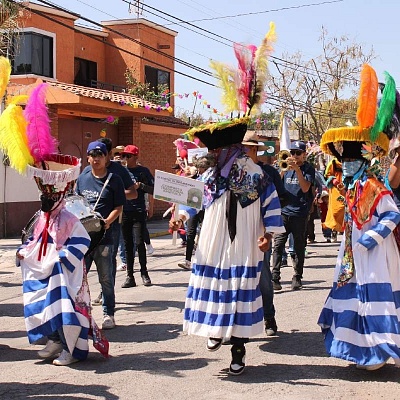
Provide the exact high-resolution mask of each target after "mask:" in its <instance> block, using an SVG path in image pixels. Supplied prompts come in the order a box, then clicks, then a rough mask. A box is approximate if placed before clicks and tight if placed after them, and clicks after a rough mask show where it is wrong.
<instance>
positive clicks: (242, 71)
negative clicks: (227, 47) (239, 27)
mask: <svg viewBox="0 0 400 400" xmlns="http://www.w3.org/2000/svg"><path fill="white" fill-rule="evenodd" d="M233 49H234V52H235V56H236V59H237V61H238V71H237V74H238V76H237V77H236V83H237V88H238V90H237V91H238V103H239V105H240V108H241V110H242V111H246V110H247V107H248V100H249V97H250V93H251V92H252V89H253V85H254V81H255V73H256V71H255V66H254V58H255V55H256V51H257V47H256V46H254V45H252V44H250V45H243V44H240V43H234V45H233Z"/></svg>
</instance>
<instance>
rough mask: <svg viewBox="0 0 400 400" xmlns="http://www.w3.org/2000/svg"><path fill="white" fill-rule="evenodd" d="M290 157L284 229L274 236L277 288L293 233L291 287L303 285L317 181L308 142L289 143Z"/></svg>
mask: <svg viewBox="0 0 400 400" xmlns="http://www.w3.org/2000/svg"><path fill="white" fill-rule="evenodd" d="M290 154H291V157H289V158H288V159H287V162H288V164H289V169H288V171H286V172H285V173H284V175H283V178H282V179H283V185H284V187H285V190H286V200H287V204H286V205H285V206H284V207H282V217H283V223H284V226H285V230H286V232H285V233H279V234H276V235H275V237H274V252H273V269H272V281H273V287H274V290H281V289H282V286H281V284H280V279H281V275H280V270H281V266H282V256H283V252H284V250H285V244H286V241H287V238H288V236H289V234H290V233H292V234H293V239H294V253H295V257H294V260H293V262H294V265H293V267H294V275H293V279H292V290H298V289H301V288H302V282H301V279H302V277H303V267H304V256H305V254H304V249H305V247H306V235H305V233H306V227H307V220H308V214H309V212H310V208H311V205H312V202H313V195H312V184H313V182H314V181H315V169H314V167H312V166H311V165H310V164H309V163H308V162H306V161H305V157H306V145H305V143H303V142H301V141H295V142H293V143H292V144H291V146H290Z"/></svg>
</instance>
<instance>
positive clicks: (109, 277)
mask: <svg viewBox="0 0 400 400" xmlns="http://www.w3.org/2000/svg"><path fill="white" fill-rule="evenodd" d="M113 248H114V246H113V245H111V244H110V245H99V246H97V247H96V248H95V249H94V250H93V251H92V252H91V253H90V254H88V255H86V256H85V264H86V271H87V272H89V270H90V267H91V266H92V263H93V261H94V263H95V264H96V268H97V274H98V276H99V282H100V285H101V291H102V293H103V312H104V314H107V315H114V311H115V291H114V277H113V266H112V260H111V257H112V251H113Z"/></svg>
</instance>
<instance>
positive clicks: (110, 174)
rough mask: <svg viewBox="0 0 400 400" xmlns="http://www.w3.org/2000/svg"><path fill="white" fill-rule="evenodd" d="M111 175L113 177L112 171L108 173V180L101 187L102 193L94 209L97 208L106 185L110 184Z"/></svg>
mask: <svg viewBox="0 0 400 400" xmlns="http://www.w3.org/2000/svg"><path fill="white" fill-rule="evenodd" d="M111 177H112V172H110V173H109V174H108V176H107V179H106V181H105V182H104V185H103V187H102V188H101V192H100V194H99V197H98V198H97V201H96V204H95V205H94V207H93V211H94V210H95V209H96V207H97V204H98V202H99V200H100V198H101V195H102V193H103V191H104V189H105V188H106V186H107V185H108V182H110V179H111Z"/></svg>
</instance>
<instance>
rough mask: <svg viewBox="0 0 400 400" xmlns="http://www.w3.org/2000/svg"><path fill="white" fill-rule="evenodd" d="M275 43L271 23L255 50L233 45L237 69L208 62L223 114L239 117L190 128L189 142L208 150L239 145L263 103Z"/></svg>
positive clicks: (252, 47)
mask: <svg viewBox="0 0 400 400" xmlns="http://www.w3.org/2000/svg"><path fill="white" fill-rule="evenodd" d="M275 41H276V34H275V24H274V23H273V22H271V23H270V29H269V31H268V33H267V34H266V35H265V37H264V39H263V41H262V43H261V45H260V46H259V47H256V46H254V45H244V44H239V43H235V44H234V46H233V49H234V53H235V56H236V59H237V62H238V65H237V68H233V67H231V66H229V65H227V64H225V63H222V62H218V61H211V63H210V66H211V68H212V69H213V70H214V71H215V75H216V77H217V78H218V79H219V81H220V86H221V89H222V103H223V104H224V106H225V111H226V112H227V113H233V112H237V113H238V114H239V115H240V114H242V115H243V116H242V117H241V118H240V117H239V118H234V119H231V120H228V121H221V122H216V123H211V124H204V125H200V126H198V127H195V128H192V129H190V130H189V131H188V132H186V134H187V135H188V136H189V139H190V140H193V137H194V136H197V137H198V138H199V139H200V140H201V141H202V142H203V143H204V144H205V145H206V146H207V147H208V148H209V149H216V148H218V147H224V146H228V145H230V144H234V143H240V142H241V141H242V140H243V137H244V135H245V133H246V130H247V124H248V122H249V116H250V114H251V113H254V112H256V111H257V109H258V108H259V107H260V105H261V104H262V103H263V101H264V100H265V91H264V89H265V83H266V79H267V76H268V70H267V64H268V56H269V55H270V54H271V53H272V51H273V44H274V43H275Z"/></svg>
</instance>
